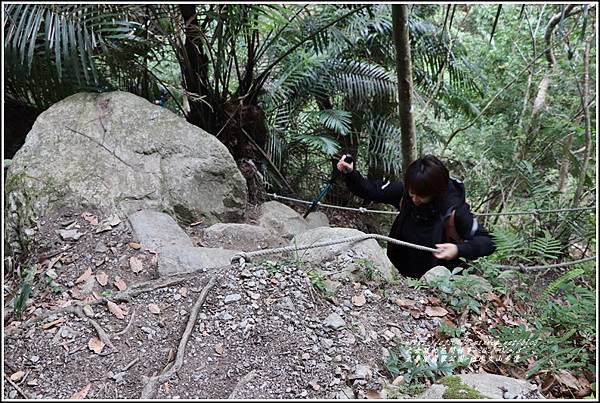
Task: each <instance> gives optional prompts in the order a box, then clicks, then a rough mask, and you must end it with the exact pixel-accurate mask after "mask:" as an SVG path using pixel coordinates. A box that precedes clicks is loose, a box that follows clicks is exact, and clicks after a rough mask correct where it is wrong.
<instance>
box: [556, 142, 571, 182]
mask: <svg viewBox="0 0 600 403" xmlns="http://www.w3.org/2000/svg"><path fill="white" fill-rule="evenodd" d="M572 144H573V133H571V134H569V135H568V136H567V139H566V140H565V152H564V154H563V157H562V160H561V162H560V173H559V175H558V191H559V192H560V193H564V192H565V187H566V186H567V177H568V176H569V166H570V165H571V164H570V161H571V160H570V159H569V152H570V150H571V145H572Z"/></svg>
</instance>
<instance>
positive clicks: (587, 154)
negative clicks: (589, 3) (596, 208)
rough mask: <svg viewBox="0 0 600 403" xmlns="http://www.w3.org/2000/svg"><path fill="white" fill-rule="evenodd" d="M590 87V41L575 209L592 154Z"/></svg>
mask: <svg viewBox="0 0 600 403" xmlns="http://www.w3.org/2000/svg"><path fill="white" fill-rule="evenodd" d="M589 85H590V42H589V41H588V42H587V43H586V46H585V51H584V54H583V85H582V87H583V88H581V106H582V107H583V116H584V121H585V126H584V127H585V130H584V132H583V133H584V136H585V151H584V157H583V164H582V166H581V170H580V171H579V178H577V189H576V190H575V195H574V196H573V202H572V203H571V207H573V208H575V207H578V206H579V203H580V202H581V194H582V192H583V188H584V186H585V177H586V174H587V169H588V164H589V161H590V154H591V141H590V127H591V122H590V111H589V107H588V103H589V96H590V95H589Z"/></svg>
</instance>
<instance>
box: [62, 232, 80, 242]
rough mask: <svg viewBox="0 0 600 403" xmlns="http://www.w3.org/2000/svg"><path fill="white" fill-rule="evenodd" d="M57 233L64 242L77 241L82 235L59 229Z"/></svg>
mask: <svg viewBox="0 0 600 403" xmlns="http://www.w3.org/2000/svg"><path fill="white" fill-rule="evenodd" d="M58 233H59V234H60V237H61V238H62V239H63V240H65V241H77V240H78V239H79V238H81V236H82V235H83V234H82V233H80V232H77V230H76V229H61V230H60V231H58Z"/></svg>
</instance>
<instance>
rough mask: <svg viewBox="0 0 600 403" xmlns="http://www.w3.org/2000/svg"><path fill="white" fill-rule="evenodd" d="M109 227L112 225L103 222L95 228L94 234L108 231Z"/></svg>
mask: <svg viewBox="0 0 600 403" xmlns="http://www.w3.org/2000/svg"><path fill="white" fill-rule="evenodd" d="M111 229H112V227H111V226H110V224H108V223H105V222H103V223H102V224H100V225H99V226H98V228H97V229H96V234H99V233H101V232H106V231H110V230H111Z"/></svg>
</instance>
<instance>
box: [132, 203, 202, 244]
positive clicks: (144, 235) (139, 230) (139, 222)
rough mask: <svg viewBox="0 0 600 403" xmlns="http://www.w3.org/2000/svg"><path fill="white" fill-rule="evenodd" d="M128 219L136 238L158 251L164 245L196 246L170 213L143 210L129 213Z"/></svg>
mask: <svg viewBox="0 0 600 403" xmlns="http://www.w3.org/2000/svg"><path fill="white" fill-rule="evenodd" d="M128 219H129V222H130V223H131V228H132V229H133V233H134V238H135V239H137V240H138V241H139V242H140V243H141V244H142V245H143V246H144V247H145V248H148V249H151V250H154V251H158V250H159V249H160V248H162V247H164V246H173V245H177V246H182V247H193V246H194V244H193V242H192V240H191V239H190V237H189V236H188V235H187V234H186V233H185V231H184V230H183V229H181V227H180V226H179V225H178V224H177V222H175V220H174V219H173V218H171V216H169V215H168V214H165V213H161V212H159V211H153V210H141V211H137V212H135V213H133V214H131V215H129V217H128Z"/></svg>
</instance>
